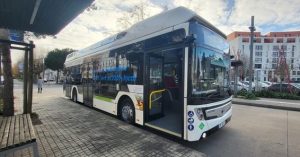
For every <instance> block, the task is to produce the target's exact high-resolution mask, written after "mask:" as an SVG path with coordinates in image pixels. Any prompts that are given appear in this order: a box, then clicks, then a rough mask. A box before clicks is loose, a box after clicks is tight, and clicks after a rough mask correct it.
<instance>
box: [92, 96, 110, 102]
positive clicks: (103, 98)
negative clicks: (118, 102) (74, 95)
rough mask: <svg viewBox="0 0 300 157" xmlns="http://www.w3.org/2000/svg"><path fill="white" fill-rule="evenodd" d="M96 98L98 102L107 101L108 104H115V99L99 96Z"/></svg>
mask: <svg viewBox="0 0 300 157" xmlns="http://www.w3.org/2000/svg"><path fill="white" fill-rule="evenodd" d="M94 98H96V99H98V100H103V101H107V102H113V99H111V98H108V97H103V96H99V95H94Z"/></svg>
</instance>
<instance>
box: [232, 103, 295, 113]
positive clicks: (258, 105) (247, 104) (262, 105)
mask: <svg viewBox="0 0 300 157" xmlns="http://www.w3.org/2000/svg"><path fill="white" fill-rule="evenodd" d="M232 103H233V104H235V105H246V106H255V107H264V108H271V109H279V110H288V111H298V112H300V108H299V107H289V106H277V105H264V104H256V103H251V102H240V101H234V100H233V101H232Z"/></svg>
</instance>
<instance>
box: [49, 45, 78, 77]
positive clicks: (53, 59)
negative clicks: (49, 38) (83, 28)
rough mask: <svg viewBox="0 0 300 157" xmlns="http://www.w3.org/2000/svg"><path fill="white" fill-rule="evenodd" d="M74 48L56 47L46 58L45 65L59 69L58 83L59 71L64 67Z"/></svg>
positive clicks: (52, 68)
mask: <svg viewBox="0 0 300 157" xmlns="http://www.w3.org/2000/svg"><path fill="white" fill-rule="evenodd" d="M74 51H75V50H73V49H69V48H66V49H61V50H60V49H55V50H52V51H50V52H49V53H48V55H47V57H46V58H45V66H46V67H47V68H49V69H51V70H56V71H57V77H56V83H58V77H59V71H60V70H62V69H63V68H64V63H65V60H66V57H67V55H68V54H70V53H72V52H74Z"/></svg>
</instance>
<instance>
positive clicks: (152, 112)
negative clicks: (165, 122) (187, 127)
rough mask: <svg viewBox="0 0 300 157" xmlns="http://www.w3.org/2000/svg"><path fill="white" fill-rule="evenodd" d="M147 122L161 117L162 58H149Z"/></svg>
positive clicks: (162, 90)
mask: <svg viewBox="0 0 300 157" xmlns="http://www.w3.org/2000/svg"><path fill="white" fill-rule="evenodd" d="M148 73H149V76H148V79H149V84H148V87H149V89H148V94H149V95H148V118H147V119H148V120H149V121H151V120H154V119H157V118H160V117H162V116H163V93H164V88H163V58H162V57H160V56H154V55H152V56H149V71H148Z"/></svg>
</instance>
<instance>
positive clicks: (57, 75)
mask: <svg viewBox="0 0 300 157" xmlns="http://www.w3.org/2000/svg"><path fill="white" fill-rule="evenodd" d="M58 77H59V69H58V70H57V74H56V84H58Z"/></svg>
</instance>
